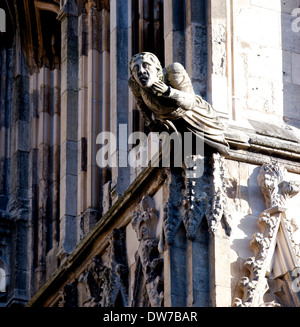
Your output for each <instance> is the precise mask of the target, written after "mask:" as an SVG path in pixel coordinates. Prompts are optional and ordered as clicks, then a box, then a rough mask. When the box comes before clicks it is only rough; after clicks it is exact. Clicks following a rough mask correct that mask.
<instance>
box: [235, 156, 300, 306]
mask: <svg viewBox="0 0 300 327" xmlns="http://www.w3.org/2000/svg"><path fill="white" fill-rule="evenodd" d="M285 175H286V169H285V168H284V167H283V166H281V165H280V164H279V163H278V162H273V163H271V164H269V165H264V166H262V168H261V170H260V173H259V175H258V178H257V181H258V184H259V186H260V188H261V190H262V192H263V194H264V197H265V200H266V204H267V207H268V209H267V210H265V211H264V212H263V213H262V214H261V215H260V217H259V220H258V227H259V229H260V232H259V233H255V234H254V235H253V237H252V239H251V242H250V248H251V249H252V250H253V252H254V254H255V256H254V257H251V258H248V259H247V260H246V262H245V267H246V268H247V269H248V270H249V272H250V276H249V277H243V278H242V279H241V281H240V287H241V289H242V290H243V294H244V295H243V298H242V299H240V298H236V299H235V302H234V306H240V307H250V306H255V307H257V306H280V304H279V303H277V302H276V301H272V302H270V303H266V302H264V296H265V294H266V292H267V291H268V289H269V284H268V279H267V278H268V276H269V275H270V273H271V270H272V266H271V265H272V264H273V265H276V267H275V272H274V273H273V274H274V278H276V277H277V276H282V275H284V274H286V273H287V272H289V271H293V269H294V268H295V267H297V266H299V263H300V260H299V259H300V256H299V246H298V244H296V242H295V240H294V237H293V233H294V231H295V230H296V228H297V227H296V224H295V222H294V221H293V219H291V218H289V217H287V216H286V214H285V211H286V209H285V208H284V207H283V205H286V202H287V199H289V198H291V197H293V196H295V195H296V194H298V193H299V191H300V188H299V185H298V184H297V183H295V182H287V181H285ZM277 244H279V247H280V248H281V249H282V250H281V252H279V253H277V254H275V251H276V245H277ZM282 251H285V253H282ZM276 255H277V256H282V258H279V259H277V260H276ZM274 256H275V258H274ZM272 262H273V263H272ZM283 262H284V264H283ZM286 262H288V264H286Z"/></svg>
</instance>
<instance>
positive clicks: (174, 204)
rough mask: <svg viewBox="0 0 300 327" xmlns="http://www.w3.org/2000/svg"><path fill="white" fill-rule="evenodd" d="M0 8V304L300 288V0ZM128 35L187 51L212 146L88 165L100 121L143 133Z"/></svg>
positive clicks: (267, 299) (71, 1)
mask: <svg viewBox="0 0 300 327" xmlns="http://www.w3.org/2000/svg"><path fill="white" fill-rule="evenodd" d="M0 7H2V8H3V9H4V12H5V14H6V32H3V33H1V34H0V38H1V43H0V44H1V45H0V47H1V52H0V69H1V80H0V83H1V84H0V101H1V107H0V109H1V111H0V278H1V280H0V306H16V305H27V306H37V307H40V306H52V307H55V306H58V307H76V306H80V307H81V306H88V307H105V306H106V307H107V306H133V307H134V306H135V307H138V306H151V307H160V306H165V307H168V306H183V307H184V306H188V307H191V306H203V307H207V306H226V307H228V306H299V305H300V298H299V294H300V293H299V285H298V276H299V271H298V270H299V262H300V261H299V260H300V259H299V247H298V245H299V243H300V234H299V231H298V230H297V225H298V224H299V219H300V216H299V212H300V201H299V200H300V196H299V190H300V163H299V162H300V160H299V159H300V132H299V129H300V98H299V95H300V74H299V67H300V32H299V31H298V28H297V17H296V16H297V8H299V7H300V1H299V0H285V1H282V0H272V1H267V0H260V1H245V0H243V1H242V0H227V1H223V0H164V1H162V0H110V1H109V0H61V1H59V0H43V1H35V0H28V1H19V0H12V1H0ZM295 9H296V11H295ZM295 12H296V14H295ZM140 51H150V52H153V53H155V54H156V55H157V56H158V57H159V59H160V61H161V62H162V63H163V64H164V65H165V66H166V65H168V64H170V63H172V62H179V63H181V64H182V65H183V66H184V67H185V68H186V70H187V72H188V74H189V76H190V77H191V81H192V83H193V86H194V89H195V92H196V93H197V94H200V95H201V96H202V97H204V98H205V99H206V100H207V101H208V102H209V103H211V104H212V105H213V107H214V108H215V109H216V110H217V111H218V113H219V115H220V117H222V119H223V120H224V121H225V122H226V124H227V125H228V129H227V131H226V138H227V140H228V141H229V143H230V151H229V153H228V154H227V155H220V154H218V153H210V152H205V158H204V159H203V158H201V157H199V156H193V157H191V158H190V165H189V167H185V166H184V165H183V166H182V167H179V168H172V167H167V168H163V167H151V165H150V166H147V167H144V168H142V167H137V168H133V167H130V166H128V167H121V166H117V167H113V168H103V169H102V168H99V167H98V165H97V162H96V154H97V151H98V150H99V148H100V145H99V144H97V142H96V139H97V135H98V134H99V133H100V132H102V131H111V132H112V133H114V135H115V136H116V140H117V145H119V142H120V140H119V135H121V128H120V126H124V125H126V126H127V132H128V134H129V133H131V132H133V131H144V132H145V133H147V128H145V127H144V122H143V120H142V117H141V116H140V114H139V111H138V110H137V107H136V104H135V102H134V99H133V96H132V94H131V93H130V90H129V88H128V77H129V70H128V62H129V60H130V58H131V56H132V55H133V54H135V53H137V52H140ZM122 124H123V125H122ZM119 149H120V150H121V151H119ZM129 150H130V148H129V147H128V151H129ZM116 151H117V155H119V156H121V155H124V153H122V149H121V148H120V147H119V146H117V150H116ZM125 155H126V152H125ZM199 160H200V161H201V160H203V161H204V172H203V174H202V176H201V177H199V178H188V177H190V176H188V175H189V174H190V173H191V171H193V168H197V165H198V163H199ZM201 162H202V161H201Z"/></svg>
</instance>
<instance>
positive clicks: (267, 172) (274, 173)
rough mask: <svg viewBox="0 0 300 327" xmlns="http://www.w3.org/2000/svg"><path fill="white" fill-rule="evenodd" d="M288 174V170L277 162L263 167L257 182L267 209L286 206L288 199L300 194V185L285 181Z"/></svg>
mask: <svg viewBox="0 0 300 327" xmlns="http://www.w3.org/2000/svg"><path fill="white" fill-rule="evenodd" d="M286 173H287V171H286V169H285V168H284V167H283V166H282V165H280V164H279V163H278V162H276V161H275V162H272V163H271V164H268V165H264V166H262V167H261V169H260V173H259V175H258V177H257V181H258V185H259V186H260V188H261V190H262V192H263V194H264V197H265V201H266V205H267V208H271V207H274V206H276V205H282V206H284V205H285V204H286V201H287V199H289V198H291V197H293V196H295V195H297V194H298V193H299V192H300V184H299V183H296V182H292V181H290V182H287V181H285V180H284V179H285V176H286Z"/></svg>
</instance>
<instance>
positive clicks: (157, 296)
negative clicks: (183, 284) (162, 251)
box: [131, 196, 164, 307]
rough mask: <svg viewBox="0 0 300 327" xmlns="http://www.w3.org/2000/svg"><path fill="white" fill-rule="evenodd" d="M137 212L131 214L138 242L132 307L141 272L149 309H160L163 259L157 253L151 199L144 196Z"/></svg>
mask: <svg viewBox="0 0 300 327" xmlns="http://www.w3.org/2000/svg"><path fill="white" fill-rule="evenodd" d="M140 207H141V209H140V211H139V212H133V213H132V220H131V224H132V227H133V229H134V230H135V232H136V234H137V238H138V240H139V241H140V245H139V248H138V251H137V253H136V271H135V282H134V288H133V293H134V295H133V297H134V299H133V306H138V303H139V302H140V299H138V298H137V296H138V293H141V292H140V291H141V290H140V289H139V288H140V287H141V285H142V283H141V282H140V273H141V272H142V274H143V277H144V281H145V286H146V293H147V297H148V299H149V302H150V305H151V307H161V306H162V302H163V298H164V293H163V280H162V277H161V274H162V270H163V259H162V258H160V255H159V251H158V240H157V239H156V227H157V222H158V211H157V209H156V208H155V203H154V201H153V199H152V198H151V197H149V196H145V197H144V198H143V199H142V202H141V205H140Z"/></svg>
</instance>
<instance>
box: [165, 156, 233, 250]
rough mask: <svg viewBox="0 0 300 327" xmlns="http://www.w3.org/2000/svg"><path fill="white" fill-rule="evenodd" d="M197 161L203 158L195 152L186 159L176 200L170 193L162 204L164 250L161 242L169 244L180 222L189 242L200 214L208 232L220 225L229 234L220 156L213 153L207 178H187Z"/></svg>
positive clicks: (194, 234)
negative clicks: (204, 219)
mask: <svg viewBox="0 0 300 327" xmlns="http://www.w3.org/2000/svg"><path fill="white" fill-rule="evenodd" d="M199 160H203V158H202V157H201V156H199V155H196V156H195V155H193V156H191V157H190V158H189V161H190V162H189V165H188V167H185V171H184V173H183V177H184V185H183V191H182V194H181V197H180V198H179V199H178V200H177V201H176V196H175V197H171V196H170V199H169V201H168V202H167V203H166V204H165V206H164V215H163V234H162V240H161V244H160V249H161V251H163V250H164V247H163V243H164V242H165V241H166V242H167V243H168V244H169V245H172V244H173V242H174V238H175V235H176V232H177V230H178V228H179V226H180V224H181V223H182V222H183V224H184V226H185V229H186V235H187V238H188V239H189V240H192V241H193V240H194V239H195V236H196V232H197V229H198V227H199V225H200V224H201V222H202V219H203V218H204V217H206V219H207V222H208V227H209V231H210V232H211V233H213V234H215V233H217V232H218V231H219V229H220V228H224V230H225V232H226V234H228V235H230V233H231V215H230V212H229V208H228V203H227V195H226V180H227V178H226V171H225V167H224V158H223V157H222V156H221V155H219V154H213V158H212V166H213V169H212V175H210V176H209V180H202V179H199V178H187V176H189V177H190V171H193V169H198V166H199ZM177 187H178V185H177ZM177 198H178V196H177Z"/></svg>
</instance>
